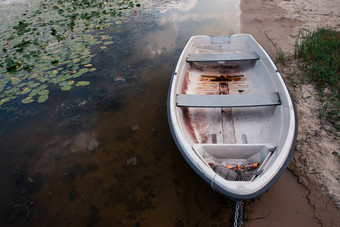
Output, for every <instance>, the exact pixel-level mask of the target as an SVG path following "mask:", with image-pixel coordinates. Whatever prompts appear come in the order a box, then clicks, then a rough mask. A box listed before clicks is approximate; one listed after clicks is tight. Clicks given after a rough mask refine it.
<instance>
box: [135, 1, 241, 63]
mask: <svg viewBox="0 0 340 227" xmlns="http://www.w3.org/2000/svg"><path fill="white" fill-rule="evenodd" d="M157 12H158V13H157V14H156V16H158V17H159V19H158V24H157V25H158V28H157V29H156V30H152V31H150V32H148V33H146V34H143V36H142V37H140V39H139V41H138V42H135V44H134V45H135V50H136V52H137V53H139V54H137V55H135V56H134V59H129V60H128V62H129V64H131V63H134V62H138V61H139V60H141V59H145V58H155V57H158V56H160V55H161V54H164V53H169V52H171V51H173V50H175V49H176V48H181V47H183V45H184V44H185V42H186V40H188V39H189V37H190V36H192V35H198V34H206V35H226V34H232V33H237V32H239V20H240V19H239V15H240V10H239V0H230V1H222V0H218V1H208V0H201V1H198V0H187V1H176V0H174V1H170V2H168V3H166V4H162V5H161V6H159V7H158V8H157ZM212 25H213V26H212Z"/></svg>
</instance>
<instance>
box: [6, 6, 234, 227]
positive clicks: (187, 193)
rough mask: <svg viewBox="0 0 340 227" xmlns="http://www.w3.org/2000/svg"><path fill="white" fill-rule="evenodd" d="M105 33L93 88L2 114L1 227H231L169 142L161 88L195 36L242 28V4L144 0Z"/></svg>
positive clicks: (223, 202) (221, 202)
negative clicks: (109, 40)
mask: <svg viewBox="0 0 340 227" xmlns="http://www.w3.org/2000/svg"><path fill="white" fill-rule="evenodd" d="M148 4H149V6H148V7H149V8H148V9H147V10H145V11H142V12H141V13H139V14H138V15H136V16H135V18H133V19H132V20H131V21H128V22H124V23H125V24H124V23H123V25H125V26H122V27H123V28H125V30H124V29H123V30H119V31H117V30H116V29H115V27H112V28H109V29H107V30H106V31H105V32H106V33H107V34H110V35H112V36H113V39H114V41H115V44H114V45H112V47H110V48H107V49H105V50H101V49H98V50H96V49H94V51H95V53H96V54H97V57H96V58H95V59H94V60H93V62H92V64H93V66H94V67H96V68H97V71H96V73H95V74H94V75H92V76H89V78H87V80H89V81H91V86H90V87H83V88H79V89H78V88H77V89H74V90H72V91H69V92H61V91H59V90H58V89H55V90H52V91H51V92H50V98H49V100H48V101H47V102H45V103H44V104H31V105H26V106H24V107H22V108H18V107H15V106H13V108H12V110H9V108H7V109H6V111H5V110H3V109H2V110H1V112H0V120H1V129H0V135H1V139H0V152H1V153H0V155H1V159H0V179H1V181H2V182H1V186H0V204H1V205H0V213H1V214H2V215H1V216H0V225H1V226H9V225H10V226H22V225H24V226H49V225H50V226H67V225H70V226H96V225H98V226H160V225H165V226H196V225H198V226H209V225H226V226H227V225H229V224H230V223H231V219H232V216H231V215H232V202H231V201H230V200H228V199H227V198H224V197H223V196H220V195H218V194H217V193H215V192H214V191H213V190H212V189H211V188H210V187H209V185H207V184H205V183H204V182H203V181H202V180H201V179H200V178H199V177H198V176H196V175H195V174H194V172H193V171H192V170H191V169H190V168H189V166H188V165H187V164H186V163H185V161H184V160H183V158H182V157H181V156H180V154H179V152H178V150H177V148H176V146H175V145H174V143H173V140H172V138H171V135H170V131H169V127H168V121H167V116H166V100H167V90H168V86H169V81H170V77H171V74H172V71H173V68H174V66H175V63H176V61H177V57H178V56H179V53H180V51H181V48H182V47H183V46H184V44H185V42H186V41H187V39H188V38H189V37H190V36H191V35H194V34H203V33H204V34H212V35H222V34H227V33H235V32H237V30H238V21H239V18H238V15H239V9H238V1H236V0H230V1H222V0H220V1H214V2H211V1H207V0H203V1H168V2H166V3H160V2H157V1H153V2H151V3H150V2H148Z"/></svg>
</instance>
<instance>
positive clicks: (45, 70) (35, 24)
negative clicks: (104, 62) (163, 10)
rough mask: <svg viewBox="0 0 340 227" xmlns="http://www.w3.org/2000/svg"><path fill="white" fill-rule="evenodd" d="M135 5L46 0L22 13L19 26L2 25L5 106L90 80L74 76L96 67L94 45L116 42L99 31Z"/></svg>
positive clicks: (0, 72)
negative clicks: (13, 101) (11, 102)
mask: <svg viewBox="0 0 340 227" xmlns="http://www.w3.org/2000/svg"><path fill="white" fill-rule="evenodd" d="M135 5H136V3H135V2H134V1H125V0H123V1H118V2H117V1H114V0H108V1H105V2H103V1H99V0H58V1H52V0H43V1H41V2H40V5H39V6H38V8H37V9H35V10H34V11H33V10H31V11H30V10H29V9H27V11H26V12H25V13H24V14H22V15H18V17H17V19H16V20H14V22H13V23H14V24H15V25H14V26H13V24H12V26H11V25H10V24H8V25H7V24H2V25H0V31H1V33H2V37H0V46H1V48H0V108H1V106H2V105H3V104H5V103H8V102H10V101H11V100H15V99H20V100H21V103H24V104H27V103H31V102H34V101H37V102H39V103H42V102H45V101H46V100H47V99H48V96H49V89H50V88H51V87H53V85H57V86H59V87H60V89H61V90H62V91H67V90H70V89H71V88H72V87H74V86H86V85H89V83H90V82H88V81H79V82H77V81H75V80H77V78H78V77H80V76H82V75H83V74H85V73H87V72H93V71H95V70H96V68H94V67H92V64H90V63H91V60H92V58H93V57H94V56H95V54H94V53H93V52H92V51H91V47H92V46H93V45H100V46H101V47H102V48H105V47H106V46H107V45H112V44H113V43H114V42H113V41H112V40H111V39H112V38H111V37H110V36H108V35H97V33H94V31H97V30H102V29H105V28H107V27H109V26H111V25H113V24H117V22H118V24H119V22H120V21H121V20H124V19H125V18H124V17H123V13H124V12H126V11H127V10H128V9H130V8H132V7H135ZM137 5H139V4H137ZM139 6H140V5H139Z"/></svg>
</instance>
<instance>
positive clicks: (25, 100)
mask: <svg viewBox="0 0 340 227" xmlns="http://www.w3.org/2000/svg"><path fill="white" fill-rule="evenodd" d="M21 102H22V103H24V104H28V103H31V102H34V99H33V98H32V97H30V96H28V97H26V98H25V99H23V100H21Z"/></svg>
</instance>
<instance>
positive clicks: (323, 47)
mask: <svg viewBox="0 0 340 227" xmlns="http://www.w3.org/2000/svg"><path fill="white" fill-rule="evenodd" d="M295 58H298V59H299V60H300V67H301V68H302V70H303V71H304V72H305V73H306V76H307V78H308V79H310V80H311V81H312V83H314V84H315V86H316V88H317V90H318V92H319V96H320V100H321V103H322V107H321V110H320V113H321V117H322V118H325V119H326V120H327V121H328V122H330V123H331V124H332V125H334V127H335V130H336V131H338V132H339V131H340V112H339V109H340V92H339V88H340V32H338V31H335V30H331V29H325V28H320V29H318V30H317V31H315V32H305V31H302V30H301V31H300V32H299V35H298V38H297V40H296V44H295Z"/></svg>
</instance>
